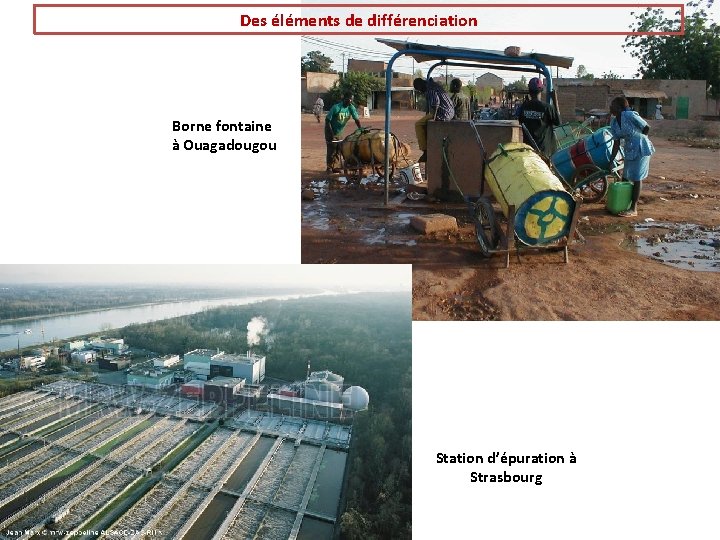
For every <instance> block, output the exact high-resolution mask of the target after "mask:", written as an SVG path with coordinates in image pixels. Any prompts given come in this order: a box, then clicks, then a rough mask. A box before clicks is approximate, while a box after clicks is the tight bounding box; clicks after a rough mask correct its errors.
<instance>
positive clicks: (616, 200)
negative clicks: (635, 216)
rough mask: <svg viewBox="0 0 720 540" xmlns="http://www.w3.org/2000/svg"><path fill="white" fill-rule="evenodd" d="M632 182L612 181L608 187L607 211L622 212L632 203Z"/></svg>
mask: <svg viewBox="0 0 720 540" xmlns="http://www.w3.org/2000/svg"><path fill="white" fill-rule="evenodd" d="M632 189H633V185H632V182H613V183H612V184H611V185H610V189H608V194H607V206H606V208H607V211H608V212H610V213H611V214H615V215H617V214H619V213H620V212H624V211H625V210H627V209H628V208H630V205H631V204H632Z"/></svg>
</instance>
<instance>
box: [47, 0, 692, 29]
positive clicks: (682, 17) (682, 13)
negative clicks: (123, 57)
mask: <svg viewBox="0 0 720 540" xmlns="http://www.w3.org/2000/svg"><path fill="white" fill-rule="evenodd" d="M434 6H440V5H439V4H33V34H34V35H36V36H362V35H372V36H390V35H403V36H407V35H426V36H427V35H443V36H446V35H452V36H463V35H465V36H467V35H471V36H681V35H684V34H685V4H442V7H445V8H460V7H462V8H501V7H502V8H529V9H533V8H568V7H570V8H604V7H608V8H654V7H658V8H677V9H679V11H680V29H679V30H678V31H676V32H602V31H597V32H587V31H586V32H580V31H569V32H542V31H537V32H507V31H503V32H490V31H488V32H446V31H445V32H435V31H429V32H408V31H407V29H405V30H402V31H398V32H383V31H379V32H378V31H373V32H339V31H322V32H312V31H310V32H309V31H307V30H305V31H300V32H38V31H37V9H38V8H77V7H81V8H107V7H110V8H123V7H131V8H218V7H219V8H275V7H278V8H286V7H290V8H309V7H312V8H322V7H332V8H344V7H349V8H352V7H358V8H408V7H434Z"/></svg>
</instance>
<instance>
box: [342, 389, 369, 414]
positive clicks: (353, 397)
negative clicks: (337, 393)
mask: <svg viewBox="0 0 720 540" xmlns="http://www.w3.org/2000/svg"><path fill="white" fill-rule="evenodd" d="M342 402H343V406H345V407H347V408H348V409H350V410H352V411H364V410H365V409H367V408H368V404H369V403H370V396H369V395H368V393H367V390H365V389H364V388H363V387H362V386H351V387H350V388H348V389H347V390H345V391H344V392H343V395H342Z"/></svg>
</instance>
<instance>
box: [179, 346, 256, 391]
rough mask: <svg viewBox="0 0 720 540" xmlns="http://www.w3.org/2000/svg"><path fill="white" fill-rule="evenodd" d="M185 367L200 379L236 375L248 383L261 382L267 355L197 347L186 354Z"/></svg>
mask: <svg viewBox="0 0 720 540" xmlns="http://www.w3.org/2000/svg"><path fill="white" fill-rule="evenodd" d="M183 364H184V368H185V369H186V370H189V371H192V372H193V373H195V374H196V375H197V378H198V379H202V380H208V379H213V378H215V377H235V378H242V379H245V383H246V384H259V383H261V382H262V381H263V380H264V379H265V357H264V356H258V355H255V354H252V353H250V352H247V353H246V354H245V356H242V355H237V354H227V353H225V352H220V351H212V350H209V349H195V350H194V351H190V352H188V353H186V354H185V355H184V358H183Z"/></svg>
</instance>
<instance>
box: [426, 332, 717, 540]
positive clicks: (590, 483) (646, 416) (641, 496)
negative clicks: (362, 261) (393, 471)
mask: <svg viewBox="0 0 720 540" xmlns="http://www.w3.org/2000/svg"><path fill="white" fill-rule="evenodd" d="M716 335H717V324H716V323H698V324H687V323H684V324H679V323H661V324H644V323H628V322H625V323H621V324H620V323H606V324H603V323H559V324H558V323H485V324H476V323H426V322H416V323H414V324H413V530H414V531H415V532H416V533H418V537H419V538H466V537H467V538H489V539H493V540H498V539H512V540H516V539H526V538H535V539H538V538H539V539H548V540H550V539H553V540H558V539H567V540H575V539H582V540H587V539H598V540H606V539H610V538H612V539H646V538H647V539H654V540H657V539H668V540H669V539H680V538H683V539H686V538H687V539H694V540H699V539H716V538H718V537H720V525H719V524H718V520H717V515H718V511H717V508H718V505H720V496H719V495H718V493H719V492H718V482H720V463H719V460H718V456H719V455H720V438H719V437H718V429H717V424H718V420H717V418H718V411H720V393H719V392H718V381H719V380H720V368H719V367H718V355H717V347H716V346H715V345H713V340H714V339H715V336H716ZM494 451H498V452H500V453H501V454H502V452H507V454H508V455H510V454H512V455H528V454H535V455H536V454H540V453H542V454H545V453H548V454H551V455H564V456H565V457H566V463H565V464H564V465H550V464H546V465H513V466H512V467H506V466H502V465H487V464H484V465H466V464H438V463H437V462H436V459H437V453H438V452H444V453H447V454H458V453H463V452H465V453H466V454H473V455H475V454H481V455H483V456H487V455H488V454H491V453H492V452H494ZM570 452H574V454H575V456H576V458H577V463H576V464H574V465H572V464H569V463H568V461H569V460H568V457H569V455H570ZM473 471H477V472H482V473H485V474H502V473H503V472H504V471H508V473H509V474H538V473H539V474H542V475H543V478H542V485H541V486H537V485H535V484H491V483H471V482H470V473H471V472H473Z"/></svg>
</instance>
